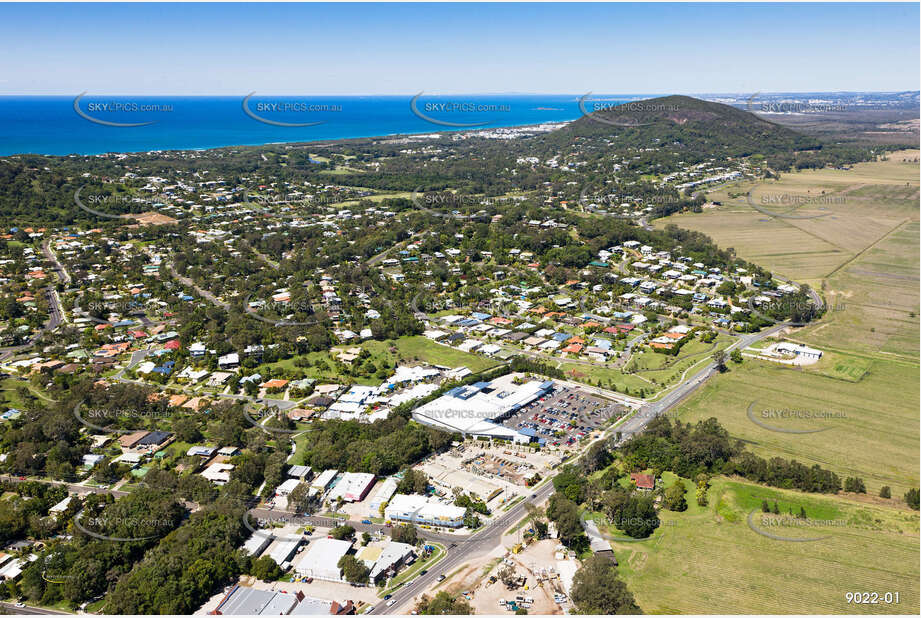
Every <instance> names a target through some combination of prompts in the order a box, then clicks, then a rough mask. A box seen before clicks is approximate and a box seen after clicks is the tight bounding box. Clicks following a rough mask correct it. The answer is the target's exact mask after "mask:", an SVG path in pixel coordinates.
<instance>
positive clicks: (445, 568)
mask: <svg viewBox="0 0 921 618" xmlns="http://www.w3.org/2000/svg"><path fill="white" fill-rule="evenodd" d="M786 327H787V324H786V323H784V324H777V325H775V326H773V327H771V328H769V329H765V330H763V331H761V332H758V333H752V334H748V335H743V336H741V337H739V338H738V339H737V341H735V342H734V343H733V344H732V345H731V346H729V347H728V348H727V349H726V352H727V353H728V352H731V351H732V350H735V349H740V348H746V347H748V346H750V345H752V344H753V343H755V342H757V341H760V340H761V339H764V338H766V337H769V336H771V335H773V334H774V333H776V332H778V331H780V330H782V329H784V328H786ZM715 373H718V370H717V368H716V363H715V362H711V363H708V364H707V366H706V367H705V368H703V369H701V370H700V371H698V372H697V373H695V374H694V375H693V376H691V377H690V378H689V379H687V380H685V381H684V382H683V383H682V384H681V385H680V386H678V387H677V388H675V389H674V390H673V391H671V392H670V393H669V394H668V395H666V396H665V397H663V398H662V399H660V400H659V401H656V402H653V403H650V404H648V405H646V406H643V407H642V408H641V409H640V410H639V411H638V412H637V413H636V414H634V415H632V416H631V417H629V418H628V419H627V420H626V421H624V422H623V423H621V424H620V425H619V426H617V427H615V428H611V429H609V430H608V431H607V432H605V434H604V436H602V438H599V439H604V437H605V436H607V435H610V433H613V432H620V433H621V434H622V438H621V440H620V441H619V442H618V444H620V443H622V442H623V441H624V440H626V439H628V438H629V436H630V435H632V434H635V433H640V432H642V431H643V430H644V429H645V428H646V425H648V424H649V422H650V421H652V419H653V418H655V417H656V416H661V415H662V414H664V413H666V412H667V411H668V410H670V409H671V408H673V407H675V406H676V405H677V404H678V403H680V402H681V401H682V400H683V399H684V398H686V397H687V396H688V395H690V394H691V393H693V392H694V391H695V390H697V389H698V388H700V387H701V385H702V384H703V383H704V382H706V381H707V379H709V378H710V376H712V375H713V374H715ZM534 493H535V497H534V498H530V499H529V500H526V501H522V502H520V503H519V504H517V505H515V506H514V507H512V508H511V509H510V510H509V511H508V512H507V513H505V514H503V515H501V516H499V517H498V518H496V519H494V520H493V521H491V522H490V523H489V525H488V526H486V528H484V529H483V530H481V531H480V532H477V533H475V534H473V535H470V536H468V537H466V538H465V537H457V538H455V540H454V543H456V544H457V547H450V545H449V548H448V553H447V556H446V557H444V558H442V560H441V561H440V562H438V563H437V564H436V565H435V567H434V568H431V569H429V572H428V573H426V574H425V575H422V576H419V577H416V578H415V579H414V580H412V582H411V583H410V584H409V585H405V586H403V587H402V588H400V589H399V590H397V591H396V592H395V593H393V597H392V599H393V600H394V601H395V602H394V604H393V605H392V606H391V607H387V605H386V603H384V602H383V601H382V602H380V603H379V604H378V605H377V606H376V607H375V608H374V609H373V610H371V611H370V612H369V613H371V614H397V613H399V612H401V611H404V610H405V611H408V610H409V609H410V608H409V605H410V604H411V603H412V601H413V599H414V597H415V596H416V595H417V594H420V593H422V592H425V591H426V590H428V589H429V588H430V587H431V586H432V584H434V583H435V582H436V581H437V579H438V576H439V575H441V574H445V575H447V574H449V573H451V572H452V571H454V570H455V569H457V568H458V567H459V566H461V565H463V564H464V563H466V562H467V561H468V560H471V559H472V558H475V557H477V556H478V555H480V554H482V553H485V552H489V551H491V550H492V549H494V548H495V547H497V546H498V545H499V544H500V542H501V538H502V535H503V533H504V532H505V531H506V530H508V529H509V528H511V527H512V526H513V525H514V524H515V523H516V522H518V521H519V520H521V519H522V518H523V517H524V516H525V515H526V510H525V504H526V502H528V501H530V502H533V503H535V504H541V503H543V502H544V501H545V500H546V499H548V498H549V497H550V495H551V494H552V493H553V483H552V482H547V483H545V484H544V485H542V486H541V487H540V488H538V489H537V490H536V491H535V492H534Z"/></svg>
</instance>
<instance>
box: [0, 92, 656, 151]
mask: <svg viewBox="0 0 921 618" xmlns="http://www.w3.org/2000/svg"><path fill="white" fill-rule="evenodd" d="M583 96H584V95H571V94H567V95H431V96H430V95H425V94H422V95H420V96H416V97H413V96H405V95H373V96H311V97H303V96H285V95H257V94H253V95H250V96H238V97H234V96H165V95H164V96H149V95H148V96H132V95H119V96H102V95H91V94H86V95H82V96H81V95H78V96H63V95H2V96H0V135H2V139H0V156H9V155H15V154H39V155H56V156H67V155H96V154H103V153H132V152H150V151H165V150H206V149H211V148H224V147H234V146H239V147H243V146H262V145H269V144H282V143H296V142H316V141H327V140H343V139H355V138H370V137H386V136H392V135H418V134H430V133H445V132H449V131H452V132H453V131H469V130H477V129H493V128H496V129H498V128H508V127H518V126H527V125H536V124H542V123H553V122H566V121H572V120H575V119H577V118H579V117H580V116H581V115H582V114H583V112H582V109H581V107H580V99H581V98H582V97H583ZM639 96H640V95H591V97H590V98H589V99H586V101H585V102H584V104H583V106H584V107H586V109H587V110H588V111H594V110H595V109H597V107H598V106H602V105H603V106H608V105H617V104H621V103H624V102H626V101H628V100H632V99H634V98H639Z"/></svg>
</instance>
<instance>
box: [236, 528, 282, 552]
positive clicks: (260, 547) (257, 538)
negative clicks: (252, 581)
mask: <svg viewBox="0 0 921 618" xmlns="http://www.w3.org/2000/svg"><path fill="white" fill-rule="evenodd" d="M274 540H275V535H274V534H272V533H271V532H268V531H265V530H257V531H255V532H253V535H252V536H251V537H249V539H247V540H246V542H245V543H243V551H245V552H246V553H247V554H249V555H250V556H252V557H253V558H258V557H259V556H261V555H262V552H264V551H265V549H266V548H267V547H268V546H269V545H271V544H272V541H274Z"/></svg>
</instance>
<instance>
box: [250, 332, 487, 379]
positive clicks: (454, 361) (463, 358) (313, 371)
mask: <svg viewBox="0 0 921 618" xmlns="http://www.w3.org/2000/svg"><path fill="white" fill-rule="evenodd" d="M338 347H339V348H353V347H354V348H362V349H364V350H367V351H368V352H369V353H370V354H371V362H372V363H374V365H375V366H377V367H380V365H381V361H386V362H387V363H388V364H389V365H390V366H393V364H395V363H396V364H401V363H418V362H424V363H429V364H432V365H442V366H446V367H460V366H466V367H467V368H468V369H470V370H471V371H473V372H474V373H476V372H480V371H483V370H484V369H489V368H491V367H495V366H496V365H497V364H498V361H495V360H491V359H489V358H486V357H484V356H478V355H476V354H470V353H469V352H463V351H461V350H457V349H454V348H450V347H447V346H443V345H439V344H437V343H435V342H434V341H432V340H430V339H427V338H425V337H422V336H416V337H402V338H400V339H399V340H397V341H394V342H387V341H373V340H369V341H363V342H361V343H356V344H343V345H340V346H338ZM391 348H394V350H393V351H392V350H391ZM298 358H301V359H307V360H309V361H310V363H311V366H310V367H298V366H297V365H296V363H295V361H296V360H297V359H298ZM317 361H323V362H325V363H326V368H324V369H321V368H320V367H317V366H316V363H317ZM321 367H322V365H321ZM268 368H275V369H282V370H285V371H288V372H293V373H303V374H304V375H305V376H306V377H309V378H314V379H316V380H320V381H324V382H342V381H345V380H346V379H348V378H349V376H346V375H344V374H343V373H341V372H340V371H339V370H338V369H337V363H336V361H335V359H334V356H333V355H331V354H330V353H329V352H327V351H323V352H310V353H308V354H303V355H301V356H300V357H292V358H288V359H285V360H283V361H278V362H276V363H266V364H265V365H261V366H259V367H257V368H256V370H257V371H264V370H266V369H268ZM350 379H351V380H352V382H354V383H356V384H364V385H374V386H376V385H378V384H380V383H381V378H379V377H377V376H376V375H370V376H351V377H350Z"/></svg>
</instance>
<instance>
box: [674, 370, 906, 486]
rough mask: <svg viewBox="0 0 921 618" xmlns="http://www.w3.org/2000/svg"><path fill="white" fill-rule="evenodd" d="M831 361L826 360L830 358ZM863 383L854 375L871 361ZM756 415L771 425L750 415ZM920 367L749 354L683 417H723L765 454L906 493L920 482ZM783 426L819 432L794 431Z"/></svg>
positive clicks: (684, 408) (693, 400)
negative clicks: (792, 361)
mask: <svg viewBox="0 0 921 618" xmlns="http://www.w3.org/2000/svg"><path fill="white" fill-rule="evenodd" d="M823 362H825V361H823ZM867 363H868V364H869V369H867V370H866V372H865V373H864V374H863V376H862V377H861V378H860V379H859V380H858V381H856V382H854V381H849V380H847V379H840V378H838V377H828V376H827V375H826V372H829V373H834V371H835V368H836V367H837V368H839V369H840V371H841V373H842V374H843V375H846V376H848V377H849V376H850V374H849V373H848V370H850V371H851V373H859V371H860V370H861V369H862V368H863V366H864V365H865V364H867ZM753 403H754V406H753V407H752V412H751V414H752V415H754V417H755V419H756V420H758V421H761V423H762V424H763V425H767V426H768V427H769V428H765V427H764V426H762V425H759V424H758V423H756V422H755V421H753V420H751V418H750V417H749V411H748V410H749V406H750V405H752V404H753ZM918 406H919V390H918V380H917V368H916V367H915V366H913V365H911V364H905V363H899V362H895V361H885V360H879V359H873V360H867V359H865V358H861V357H845V356H837V357H836V358H835V359H834V360H832V359H829V364H828V366H826V365H823V364H822V363H820V364H818V365H815V366H813V367H810V368H808V369H807V370H799V369H795V368H791V367H789V366H786V365H778V364H776V363H771V362H768V361H760V360H753V359H748V358H746V359H745V360H744V361H743V363H742V364H741V365H736V364H735V363H730V371H729V372H728V373H726V374H723V375H720V376H718V377H717V378H716V379H713V380H710V381H709V382H708V383H707V384H706V385H705V386H704V387H703V388H701V389H700V390H699V391H697V393H695V394H694V395H693V396H692V397H690V398H689V399H688V400H687V401H686V402H685V403H684V404H682V405H681V407H680V408H678V409H677V412H676V414H678V417H679V418H680V419H681V420H682V421H684V422H696V421H698V420H701V419H705V418H709V417H716V418H717V419H718V420H719V422H720V424H721V425H723V426H724V427H725V428H726V429H727V431H729V433H730V434H731V435H732V436H733V437H735V438H739V439H741V440H744V441H745V442H746V444H747V447H748V449H749V450H751V451H752V452H754V453H757V454H758V455H761V456H762V457H772V456H780V457H784V458H788V459H796V460H797V461H800V462H802V463H805V464H808V465H812V464H814V463H817V464H819V465H820V466H822V467H824V468H829V469H831V470H832V471H834V472H835V473H837V474H838V475H839V476H841V477H842V480H843V479H844V478H845V477H847V476H860V477H862V478H863V479H864V481H865V482H866V485H867V491H868V492H870V493H872V494H878V493H879V489H880V487H882V486H883V485H890V486H891V487H892V493H893V495H897V496H901V495H902V494H903V493H905V491H906V490H907V489H909V488H910V487H918V480H919V479H918V469H919V465H921V462H919V457H918V440H919V435H918ZM780 430H785V431H789V430H793V431H814V430H820V431H814V432H813V433H786V432H785V431H780Z"/></svg>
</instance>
